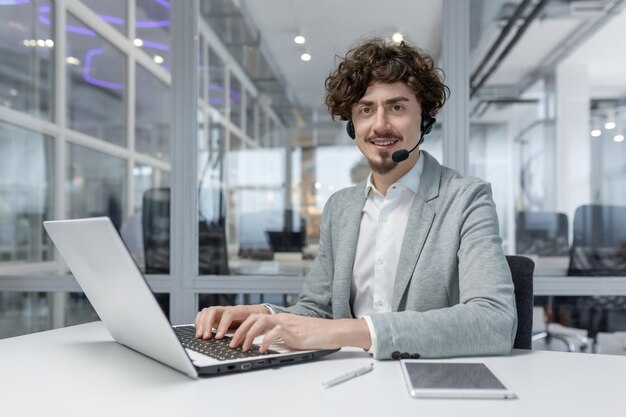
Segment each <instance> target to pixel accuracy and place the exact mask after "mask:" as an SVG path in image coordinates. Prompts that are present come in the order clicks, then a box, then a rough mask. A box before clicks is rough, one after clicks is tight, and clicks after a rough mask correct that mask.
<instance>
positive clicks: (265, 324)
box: [241, 316, 272, 351]
mask: <svg viewBox="0 0 626 417" xmlns="http://www.w3.org/2000/svg"><path fill="white" fill-rule="evenodd" d="M271 328H272V325H271V324H270V323H269V320H267V319H266V318H265V317H263V316H261V317H259V318H258V319H257V320H256V322H255V323H254V324H253V325H252V326H251V327H250V330H248V333H246V339H245V340H244V342H243V344H242V345H241V349H242V350H244V351H246V350H250V348H251V347H252V343H253V342H254V339H256V337H257V336H259V335H261V334H263V333H265V332H266V331H267V330H269V329H271Z"/></svg>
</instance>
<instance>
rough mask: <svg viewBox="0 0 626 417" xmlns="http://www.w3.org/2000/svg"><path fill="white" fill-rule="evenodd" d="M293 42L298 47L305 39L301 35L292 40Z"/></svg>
mask: <svg viewBox="0 0 626 417" xmlns="http://www.w3.org/2000/svg"><path fill="white" fill-rule="evenodd" d="M293 41H294V42H295V43H297V44H298V45H302V44H303V43H305V42H306V38H305V37H304V36H302V35H298V36H296V37H295V38H293Z"/></svg>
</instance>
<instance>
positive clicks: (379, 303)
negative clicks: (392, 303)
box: [376, 300, 385, 307]
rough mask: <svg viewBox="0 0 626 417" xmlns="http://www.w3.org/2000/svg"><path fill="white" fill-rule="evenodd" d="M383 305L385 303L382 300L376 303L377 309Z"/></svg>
mask: <svg viewBox="0 0 626 417" xmlns="http://www.w3.org/2000/svg"><path fill="white" fill-rule="evenodd" d="M384 304H385V302H384V301H383V300H378V301H376V305H377V306H378V307H382V306H383V305H384Z"/></svg>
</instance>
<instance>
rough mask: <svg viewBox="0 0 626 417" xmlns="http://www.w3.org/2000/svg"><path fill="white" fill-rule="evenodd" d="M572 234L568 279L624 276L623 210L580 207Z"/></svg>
mask: <svg viewBox="0 0 626 417" xmlns="http://www.w3.org/2000/svg"><path fill="white" fill-rule="evenodd" d="M572 230H573V232H574V239H573V242H572V248H571V250H570V263H569V270H568V275H583V276H593V275H604V276H607V275H609V276H610V275H619V276H625V275H626V207H624V206H603V205H584V206H580V207H578V208H577V209H576V213H575V214H574V226H573V229H572Z"/></svg>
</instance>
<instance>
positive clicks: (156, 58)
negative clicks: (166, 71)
mask: <svg viewBox="0 0 626 417" xmlns="http://www.w3.org/2000/svg"><path fill="white" fill-rule="evenodd" d="M153 59H154V62H156V63H157V64H162V63H163V57H162V56H161V55H155V56H154V58H153Z"/></svg>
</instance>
